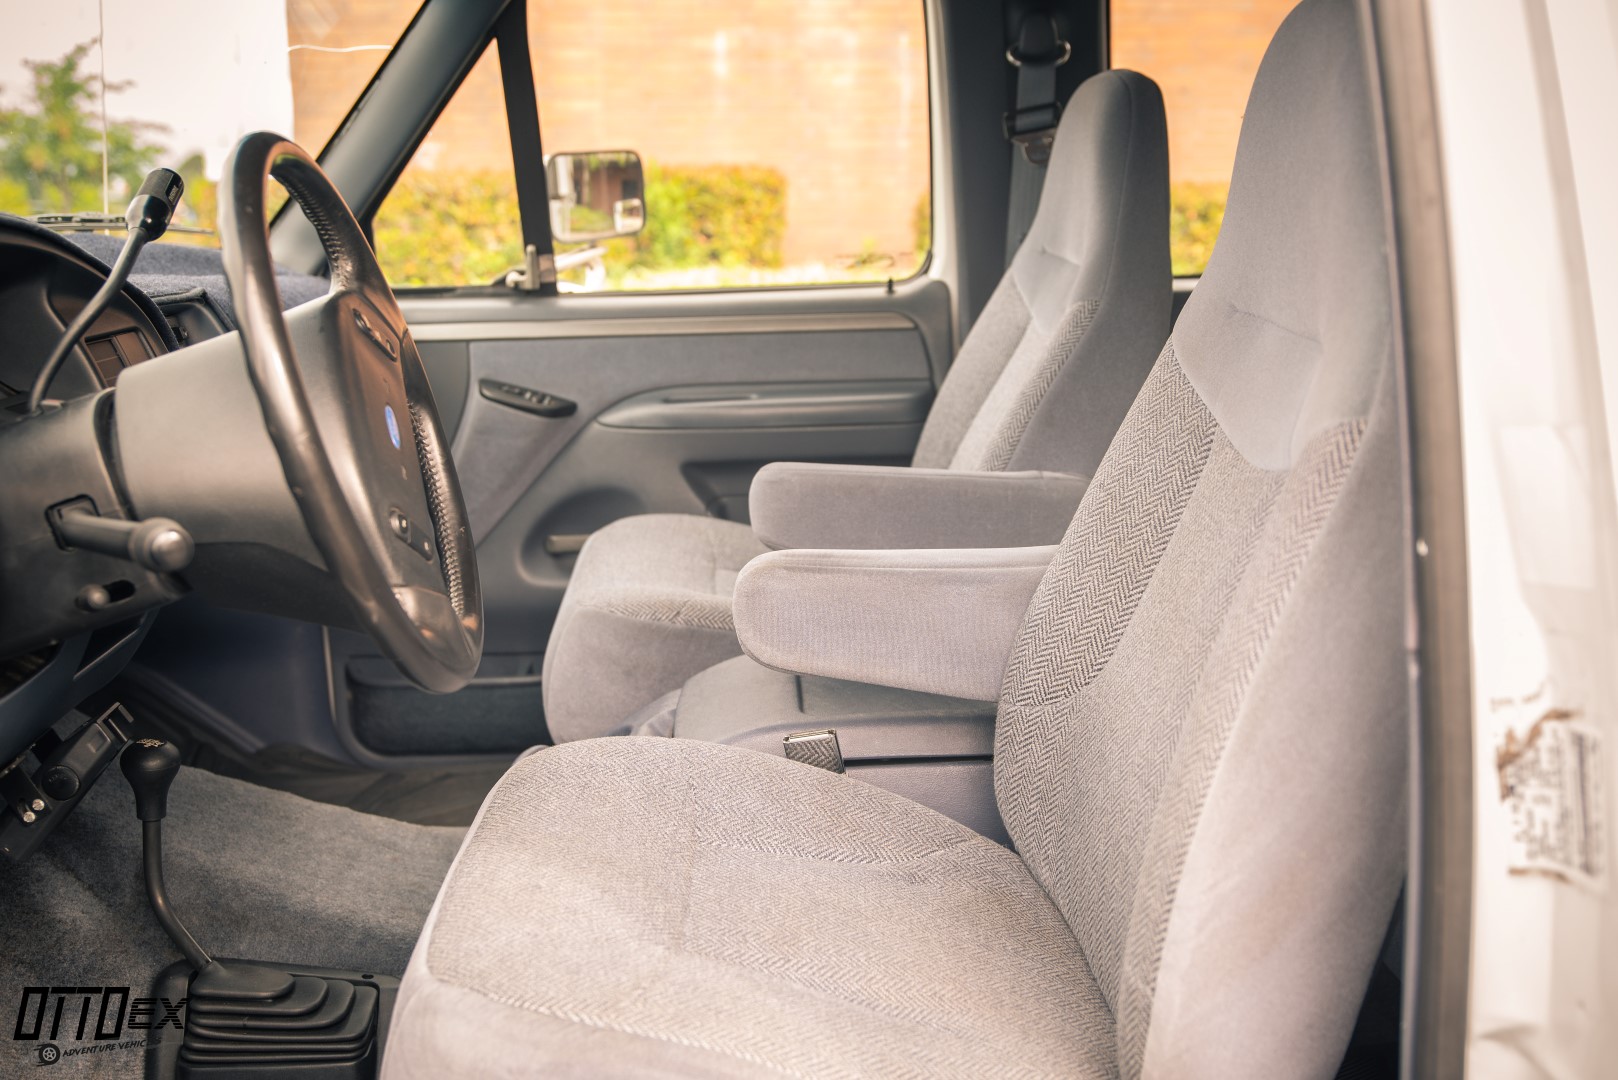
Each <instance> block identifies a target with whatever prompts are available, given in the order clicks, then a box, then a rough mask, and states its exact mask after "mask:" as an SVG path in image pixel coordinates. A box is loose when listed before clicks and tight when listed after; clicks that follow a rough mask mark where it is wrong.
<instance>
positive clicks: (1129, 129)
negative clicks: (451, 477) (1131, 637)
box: [542, 71, 1172, 742]
mask: <svg viewBox="0 0 1618 1080" xmlns="http://www.w3.org/2000/svg"><path fill="white" fill-rule="evenodd" d="M1171 287H1172V278H1171V275H1170V267H1169V250H1168V137H1167V133H1166V128H1165V121H1164V116H1163V100H1162V95H1161V94H1160V93H1159V92H1158V89H1157V86H1156V85H1155V84H1154V83H1153V82H1152V81H1151V80H1150V79H1147V78H1145V77H1144V76H1141V75H1137V74H1135V73H1134V72H1127V71H1109V72H1103V73H1101V74H1099V75H1096V76H1094V77H1093V78H1091V79H1089V80H1087V81H1086V82H1085V83H1084V84H1083V85H1082V86H1081V87H1079V89H1078V90H1077V91H1076V92H1075V93H1074V96H1073V99H1072V101H1071V102H1070V103H1069V105H1068V108H1067V111H1066V113H1065V114H1064V116H1063V118H1062V122H1061V128H1060V130H1059V132H1058V134H1057V139H1056V143H1055V146H1054V147H1053V152H1052V158H1051V162H1050V165H1049V168H1048V171H1047V176H1046V181H1045V190H1044V194H1043V196H1042V199H1041V202H1040V206H1039V211H1038V214H1037V216H1036V217H1035V220H1034V223H1033V226H1032V228H1031V229H1030V231H1029V233H1028V236H1027V238H1026V239H1025V240H1024V241H1023V244H1022V246H1021V247H1020V248H1019V249H1018V253H1017V255H1016V257H1015V259H1014V260H1013V261H1012V264H1011V266H1010V267H1009V268H1008V269H1007V271H1006V274H1005V276H1004V277H1003V278H1002V279H1001V282H1000V285H999V286H998V288H997V289H996V290H995V292H994V294H993V296H991V298H990V299H989V302H988V304H987V305H986V306H985V308H984V311H983V313H982V315H981V316H980V317H979V319H978V321H977V324H976V325H975V326H974V327H973V328H972V331H971V333H970V334H969V335H968V336H967V338H966V340H965V342H964V343H963V344H962V346H961V349H960V353H959V355H957V357H956V359H955V362H954V364H953V365H952V366H951V368H950V371H949V374H948V377H947V378H946V379H945V380H944V383H943V385H942V386H941V387H940V389H939V394H938V398H937V400H936V401H935V402H934V403H933V406H932V409H931V411H930V412H929V414H928V417H927V422H926V424H925V425H924V426H923V428H922V433H921V439H920V442H919V443H918V444H917V447H916V453H915V457H914V459H913V462H912V464H913V465H914V466H915V467H916V468H917V469H944V470H952V471H957V472H966V471H970V472H976V473H984V474H1011V473H1017V474H1021V476H1023V477H1027V476H1028V474H1030V473H1045V474H1060V475H1062V476H1066V477H1077V478H1081V479H1085V480H1087V479H1088V478H1089V477H1090V476H1091V474H1092V473H1094V471H1095V468H1096V465H1097V464H1098V463H1099V461H1100V460H1101V456H1102V454H1103V453H1104V452H1105V450H1106V447H1107V444H1108V442H1109V441H1110V440H1111V438H1112V435H1113V432H1114V431H1116V430H1117V427H1118V424H1119V422H1120V421H1121V420H1122V419H1123V416H1124V413H1125V412H1126V411H1127V410H1128V408H1129V404H1130V402H1132V401H1133V400H1134V398H1135V394H1136V392H1137V391H1138V390H1139V389H1140V385H1141V383H1142V381H1143V380H1144V379H1145V377H1146V373H1147V371H1149V370H1150V369H1151V366H1152V360H1153V359H1154V358H1155V357H1156V355H1157V353H1158V350H1159V349H1161V348H1162V345H1163V338H1164V337H1165V336H1166V335H1167V333H1168V328H1169V317H1170V308H1171V299H1172V297H1171ZM878 471H879V470H871V472H872V474H873V477H874V478H875V479H877V480H878V481H879V480H880V478H879V477H875V476H874V474H876V473H877V472H878ZM1070 487H1072V490H1073V492H1074V494H1073V495H1072V496H1071V501H1070V502H1068V503H1067V504H1066V505H1065V507H1064V508H1063V510H1062V512H1061V514H1060V515H1059V516H1055V517H1052V516H1051V515H1049V514H1045V515H1042V516H1043V517H1044V518H1046V519H1048V520H1051V521H1052V523H1053V525H1054V529H1053V530H1052V531H1051V533H1050V535H1048V536H1044V537H1040V538H1035V539H1028V540H1024V541H1021V542H1022V543H1027V544H1054V543H1055V542H1056V541H1057V540H1058V539H1060V538H1061V525H1062V523H1063V522H1065V521H1066V520H1067V519H1068V517H1070V516H1071V514H1072V509H1073V507H1074V506H1075V505H1076V503H1077V499H1078V494H1079V493H1081V492H1082V486H1079V485H1070ZM946 516H947V515H946ZM970 542H971V541H968V543H970ZM957 543H958V542H957V541H954V540H952V538H951V537H950V535H948V532H947V531H946V533H945V534H944V535H941V536H940V537H939V538H938V539H937V540H936V541H935V542H934V543H930V544H928V545H927V546H957ZM856 546H868V545H866V544H864V543H861V544H858V545H856ZM870 546H893V545H891V544H888V545H883V544H881V543H880V538H876V540H875V542H874V543H873V545H870ZM767 550H769V547H768V545H766V544H765V543H764V542H763V541H761V540H760V539H759V538H758V537H757V536H755V535H754V532H753V530H752V529H751V528H750V527H749V526H748V525H745V524H741V523H738V522H731V521H721V520H717V519H713V518H703V517H698V516H695V515H666V514H659V515H647V516H644V517H629V518H624V519H620V520H619V521H616V522H613V523H612V524H610V525H607V526H606V527H605V528H603V529H601V530H599V531H597V532H596V533H595V534H594V535H592V536H591V538H590V540H589V541H588V542H587V543H586V544H585V546H584V549H583V550H582V551H581V552H580V553H579V558H578V562H577V563H576V564H575V567H574V571H573V577H572V580H571V581H570V582H569V585H568V590H567V593H566V595H565V596H564V597H563V600H562V605H561V608H560V610H559V611H558V613H557V617H556V623H555V625H554V627H553V628H552V630H551V636H550V641H549V644H548V646H547V648H546V651H545V660H544V670H543V673H542V674H543V688H544V702H545V720H546V724H547V726H548V728H549V730H550V733H551V736H552V738H553V739H554V740H556V741H558V742H565V741H568V740H572V739H582V738H589V737H593V736H597V735H606V734H612V733H621V732H624V731H627V730H628V727H627V726H626V724H625V720H626V718H627V717H629V715H630V714H631V713H632V712H634V711H636V710H637V709H640V708H641V707H643V706H645V705H646V704H647V703H648V702H650V701H652V700H653V699H654V698H657V697H659V696H660V695H663V694H665V693H668V692H670V691H674V690H678V689H679V688H680V687H681V686H682V685H683V684H684V683H685V681H686V680H687V679H689V678H690V677H691V676H693V675H695V674H696V673H697V672H699V671H702V670H703V669H705V668H707V667H710V666H712V665H713V664H716V663H719V662H720V661H722V660H726V659H729V658H730V657H732V656H737V655H740V652H741V648H740V646H739V645H738V644H737V642H736V636H735V632H734V629H733V628H732V626H731V619H730V599H731V587H732V585H733V584H734V582H735V576H736V573H737V572H738V571H739V570H740V569H741V568H742V566H744V565H745V564H746V563H747V562H748V560H749V559H751V558H753V557H754V556H756V555H759V554H762V553H763V552H765V551H767ZM686 558H689V559H690V560H691V562H690V564H689V565H686V564H684V563H683V562H682V560H684V559H686Z"/></svg>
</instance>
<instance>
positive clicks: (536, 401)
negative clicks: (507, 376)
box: [478, 379, 579, 417]
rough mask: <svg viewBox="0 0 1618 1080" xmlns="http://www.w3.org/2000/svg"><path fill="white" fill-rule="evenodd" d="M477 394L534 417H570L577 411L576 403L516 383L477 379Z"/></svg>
mask: <svg viewBox="0 0 1618 1080" xmlns="http://www.w3.org/2000/svg"><path fill="white" fill-rule="evenodd" d="M478 393H480V394H482V395H483V396H484V397H486V398H488V399H489V400H490V401H493V402H497V403H498V404H501V405H506V406H509V407H511V408H513V409H521V410H522V411H523V412H527V413H533V414H534V415H535V416H551V417H557V416H572V415H573V414H574V413H576V412H578V411H579V405H578V402H576V401H569V400H568V399H567V398H561V397H557V396H556V395H555V394H547V393H545V391H543V390H534V389H531V388H529V387H526V386H518V385H517V384H516V383H508V382H501V381H499V380H498V379H479V380H478Z"/></svg>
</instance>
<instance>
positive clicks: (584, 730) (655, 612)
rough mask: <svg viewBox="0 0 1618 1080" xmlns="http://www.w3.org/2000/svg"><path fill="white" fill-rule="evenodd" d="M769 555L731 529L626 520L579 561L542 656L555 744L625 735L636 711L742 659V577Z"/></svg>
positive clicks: (667, 519)
mask: <svg viewBox="0 0 1618 1080" xmlns="http://www.w3.org/2000/svg"><path fill="white" fill-rule="evenodd" d="M766 550H768V549H767V548H765V546H764V545H763V544H762V543H761V542H760V541H759V540H758V539H757V538H756V537H755V536H754V535H753V530H752V529H751V528H749V527H748V526H746V525H742V524H739V523H737V522H734V521H721V520H719V519H718V518H710V517H699V516H697V515H694V514H642V515H638V516H635V517H627V518H622V519H620V520H618V521H615V522H613V523H612V524H611V525H608V526H606V527H605V528H603V529H601V530H600V531H598V532H596V533H595V534H594V535H593V536H591V537H590V540H589V542H588V543H586V544H585V545H584V550H583V551H581V552H580V553H579V561H578V564H577V565H576V566H575V567H574V569H573V579H572V581H571V582H570V583H569V584H568V590H567V595H566V596H565V597H564V598H563V600H562V608H561V610H560V611H559V612H558V613H557V615H556V626H555V628H554V629H552V631H551V638H550V644H549V646H548V647H547V648H546V650H545V667H544V693H545V723H546V725H547V727H548V728H549V729H550V733H551V737H552V738H553V739H554V740H555V741H557V742H568V741H571V740H574V739H587V738H592V737H594V736H597V735H608V734H622V733H625V732H627V731H628V728H627V727H626V726H625V720H626V719H627V718H628V717H629V715H630V714H631V713H632V712H634V711H635V710H637V709H639V708H640V707H641V706H643V705H645V704H647V703H648V702H650V701H652V700H653V699H654V698H657V697H660V696H661V695H663V694H666V693H668V692H669V691H670V690H678V689H679V688H680V687H681V686H683V685H684V684H685V680H687V679H689V678H690V677H691V676H693V675H695V674H696V673H697V672H699V671H702V670H704V669H706V668H709V667H712V666H713V665H714V664H717V663H719V662H720V661H721V660H728V659H730V658H731V657H733V656H740V655H741V651H742V650H741V646H740V645H738V644H737V643H736V628H735V623H734V622H733V621H732V619H731V614H730V598H731V593H732V592H733V591H734V589H735V587H736V574H737V573H738V572H739V571H740V570H741V568H742V567H743V566H745V565H746V564H747V562H748V560H749V559H752V558H753V557H754V556H757V555H762V554H763V553H764V552H765V551H766Z"/></svg>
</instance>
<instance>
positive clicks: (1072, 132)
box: [1011, 71, 1169, 332]
mask: <svg viewBox="0 0 1618 1080" xmlns="http://www.w3.org/2000/svg"><path fill="white" fill-rule="evenodd" d="M1168 153H1169V152H1168V132H1167V128H1166V126H1165V123H1164V120H1163V95H1162V94H1161V93H1160V92H1159V91H1158V89H1157V84H1156V83H1154V82H1152V80H1150V79H1148V78H1147V77H1146V76H1144V75H1137V74H1136V73H1135V72H1133V71H1103V72H1101V73H1100V74H1097V75H1092V76H1091V77H1090V78H1088V79H1086V80H1085V81H1084V82H1083V84H1081V85H1080V86H1079V88H1078V89H1077V90H1076V91H1074V93H1073V97H1072V99H1071V100H1069V101H1068V103H1067V107H1066V109H1065V110H1064V111H1063V113H1062V121H1061V124H1060V125H1059V126H1058V127H1057V130H1056V141H1055V144H1054V145H1053V146H1052V147H1051V159H1050V164H1049V165H1048V166H1047V167H1046V170H1045V188H1044V191H1043V193H1042V194H1041V195H1040V199H1039V211H1038V212H1037V213H1036V214H1035V215H1034V221H1033V224H1032V225H1031V226H1030V228H1029V230H1028V236H1027V237H1026V238H1025V239H1024V240H1023V243H1022V246H1021V247H1020V248H1018V249H1017V255H1016V257H1015V258H1014V259H1013V260H1012V263H1011V274H1012V278H1013V280H1014V282H1015V284H1016V286H1017V291H1018V292H1019V293H1021V295H1022V299H1023V303H1024V304H1026V305H1027V307H1028V310H1029V313H1030V315H1031V316H1032V318H1033V323H1034V325H1035V326H1036V327H1037V328H1039V329H1041V330H1044V331H1047V332H1048V331H1050V330H1052V329H1054V327H1055V325H1056V324H1057V323H1058V322H1060V321H1061V319H1062V317H1063V316H1064V315H1065V314H1066V313H1067V311H1068V309H1069V308H1071V307H1072V306H1073V305H1074V304H1075V303H1077V302H1078V301H1080V300H1100V299H1102V298H1103V297H1104V296H1105V295H1106V290H1107V289H1108V288H1109V287H1116V288H1130V287H1151V286H1153V285H1155V286H1156V287H1158V288H1161V287H1162V284H1161V281H1162V278H1163V276H1164V275H1166V273H1167V266H1168V250H1167V235H1168V234H1167V228H1166V223H1167V215H1168V211H1169V190H1168V185H1169V181H1168Z"/></svg>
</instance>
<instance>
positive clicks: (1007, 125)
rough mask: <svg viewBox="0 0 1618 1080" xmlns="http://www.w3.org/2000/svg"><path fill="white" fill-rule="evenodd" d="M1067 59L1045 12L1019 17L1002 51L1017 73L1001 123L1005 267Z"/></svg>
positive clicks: (1033, 188)
mask: <svg viewBox="0 0 1618 1080" xmlns="http://www.w3.org/2000/svg"><path fill="white" fill-rule="evenodd" d="M1072 55H1073V46H1072V45H1070V44H1069V43H1068V42H1066V41H1063V40H1062V38H1061V37H1060V36H1059V35H1058V34H1057V31H1056V20H1055V19H1054V18H1052V17H1051V15H1050V14H1049V13H1047V12H1043V11H1031V12H1029V13H1028V14H1027V15H1024V16H1023V20H1022V26H1021V27H1020V28H1019V29H1018V31H1017V43H1016V44H1015V45H1013V46H1011V48H1009V49H1007V50H1006V62H1007V63H1009V64H1010V65H1011V66H1012V67H1014V68H1016V69H1017V98H1016V103H1015V105H1014V106H1013V107H1012V110H1011V111H1010V112H1008V113H1006V115H1005V119H1004V120H1003V121H1002V123H1003V126H1004V129H1005V134H1006V139H1007V141H1009V142H1010V143H1011V195H1010V199H1009V200H1008V202H1007V204H1006V265H1008V266H1009V265H1010V264H1011V259H1012V256H1014V255H1016V254H1017V249H1018V248H1019V247H1021V246H1022V242H1023V237H1025V236H1027V235H1028V230H1029V228H1030V227H1031V226H1032V225H1033V223H1034V213H1035V212H1036V211H1037V210H1038V209H1039V193H1040V191H1041V189H1043V188H1044V186H1045V165H1046V163H1047V162H1049V161H1050V158H1051V145H1052V143H1054V142H1055V141H1056V126H1057V124H1058V123H1059V122H1060V121H1061V119H1062V103H1061V102H1059V101H1057V100H1056V69H1057V68H1059V67H1061V66H1062V65H1063V64H1065V63H1067V61H1068V58H1069V57H1071V56H1072Z"/></svg>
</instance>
